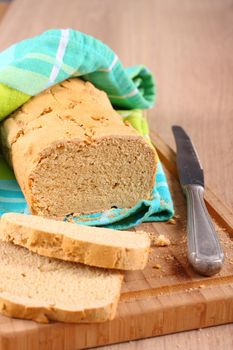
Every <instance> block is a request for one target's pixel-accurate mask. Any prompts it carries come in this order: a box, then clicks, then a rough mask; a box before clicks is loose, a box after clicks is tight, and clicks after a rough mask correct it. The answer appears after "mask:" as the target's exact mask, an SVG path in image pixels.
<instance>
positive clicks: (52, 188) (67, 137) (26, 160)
mask: <svg viewBox="0 0 233 350" xmlns="http://www.w3.org/2000/svg"><path fill="white" fill-rule="evenodd" d="M1 139H2V147H3V151H4V153H5V155H6V156H7V158H8V159H9V160H10V162H11V164H12V166H13V169H14V172H15V175H16V177H17V180H18V183H19V185H20V187H21V189H22V191H23V193H24V195H25V198H26V200H27V202H28V204H29V206H30V209H31V212H32V213H33V214H37V215H43V216H48V217H64V216H65V215H67V214H70V213H76V214H81V213H92V212H99V211H103V210H106V209H110V208H111V207H117V208H129V207H132V206H134V205H135V204H136V203H137V202H138V201H139V200H142V199H149V198H150V196H151V192H152V189H153V186H154V180H155V171H156V164H157V161H158V159H157V155H156V152H155V150H154V148H153V147H152V146H151V145H150V144H149V143H147V142H146V141H145V139H144V138H143V137H142V136H140V135H139V134H138V133H137V132H136V130H135V129H133V127H131V126H130V125H128V124H127V125H126V124H124V122H123V121H122V118H121V117H120V116H119V114H118V113H117V112H116V111H115V110H114V109H113V108H112V106H111V103H110V101H109V99H108V97H107V95H106V94H105V92H103V91H100V90H98V89H97V88H95V87H94V86H93V85H92V84H91V83H89V82H84V81H82V80H80V79H77V78H73V79H69V80H67V81H64V82H63V83H60V84H58V85H55V86H53V87H51V88H49V89H47V90H46V91H44V92H42V93H41V94H39V95H37V96H35V97H32V98H31V99H30V100H29V101H28V102H27V103H26V104H25V105H24V106H22V107H21V108H20V109H19V110H17V111H16V112H15V113H13V114H12V115H11V116H9V117H8V118H7V119H6V120H5V121H4V122H3V123H2V125H1Z"/></svg>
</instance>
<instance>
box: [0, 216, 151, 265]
mask: <svg viewBox="0 0 233 350" xmlns="http://www.w3.org/2000/svg"><path fill="white" fill-rule="evenodd" d="M0 238H1V239H2V240H4V241H8V242H13V243H14V244H18V245H21V246H23V247H25V248H28V249H29V250H31V251H33V252H36V253H38V254H40V255H44V256H48V257H54V258H58V259H62V260H68V261H74V262H80V263H83V264H86V265H91V266H98V267H104V268H111V269H122V270H139V269H143V268H144V267H145V265H146V263H147V261H148V254H149V249H150V238H149V236H148V234H147V233H145V232H130V231H116V230H111V229H106V228H98V227H88V226H84V225H77V224H74V223H68V222H62V221H56V220H51V219H46V218H42V217H39V216H35V215H23V214H16V213H7V214H4V215H3V216H2V218H1V229H0Z"/></svg>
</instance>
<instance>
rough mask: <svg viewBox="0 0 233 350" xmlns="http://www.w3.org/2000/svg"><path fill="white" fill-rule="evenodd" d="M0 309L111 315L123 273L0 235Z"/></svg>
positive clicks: (48, 315) (57, 316) (74, 316)
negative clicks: (49, 253) (36, 250)
mask: <svg viewBox="0 0 233 350" xmlns="http://www.w3.org/2000/svg"><path fill="white" fill-rule="evenodd" d="M0 260H1V264H0V312H1V313H2V314H4V315H7V316H12V317H19V318H25V319H32V320H35V321H37V322H45V323H46V322H49V321H50V320H54V321H55V320H56V321H62V322H103V321H106V320H109V319H112V318H113V317H114V316H115V313H116V307H117V303H118V300H119V295H120V289H121V283H122V275H121V274H120V273H118V272H113V271H109V270H105V269H97V268H90V267H87V266H84V265H81V264H75V263H70V262H63V261H60V260H56V259H51V258H47V257H42V256H39V255H37V254H34V253H31V252H29V251H28V250H27V249H25V248H22V247H18V246H16V245H14V244H12V243H7V242H2V241H0Z"/></svg>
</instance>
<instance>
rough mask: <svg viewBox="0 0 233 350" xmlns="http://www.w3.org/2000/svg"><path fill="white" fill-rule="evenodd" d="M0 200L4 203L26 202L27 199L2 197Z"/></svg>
mask: <svg viewBox="0 0 233 350" xmlns="http://www.w3.org/2000/svg"><path fill="white" fill-rule="evenodd" d="M0 202H2V203H25V199H24V198H6V197H0Z"/></svg>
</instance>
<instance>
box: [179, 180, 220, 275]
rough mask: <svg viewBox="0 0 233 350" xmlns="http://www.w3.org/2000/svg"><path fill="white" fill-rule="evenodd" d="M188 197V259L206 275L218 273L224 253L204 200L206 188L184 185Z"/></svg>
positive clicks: (197, 269) (196, 268) (199, 271)
mask: <svg viewBox="0 0 233 350" xmlns="http://www.w3.org/2000/svg"><path fill="white" fill-rule="evenodd" d="M183 190H184V193H185V195H186V198H187V226H188V227H187V231H188V259H189V262H190V263H191V265H192V266H193V267H194V269H195V270H196V271H197V272H198V273H200V274H201V275H204V276H211V275H214V274H215V273H218V272H219V271H220V269H221V268H222V265H223V261H224V253H223V251H222V248H221V246H220V243H219V240H218V236H217V233H216V231H215V229H214V225H213V223H212V220H211V218H210V216H209V213H208V211H207V208H206V206H205V202H204V188H203V187H202V186H199V185H185V186H183Z"/></svg>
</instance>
